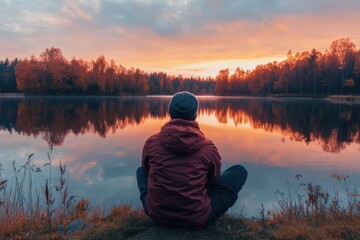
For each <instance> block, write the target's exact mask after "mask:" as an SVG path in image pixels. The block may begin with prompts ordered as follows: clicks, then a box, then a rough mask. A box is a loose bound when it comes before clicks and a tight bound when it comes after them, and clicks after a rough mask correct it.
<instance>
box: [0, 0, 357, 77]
mask: <svg viewBox="0 0 360 240" xmlns="http://www.w3.org/2000/svg"><path fill="white" fill-rule="evenodd" d="M359 16H360V1H358V0H342V1H339V0H302V1H298V0H272V1H269V0H252V1H251V0H247V1H245V0H222V1H220V0H177V1H176V0H88V1H85V0H56V1H45V0H27V1H24V0H0V59H1V60H3V59H5V58H6V57H8V58H10V59H13V58H15V57H18V58H25V57H30V56H31V55H32V54H33V55H35V56H38V55H39V54H40V53H41V52H43V51H44V50H45V48H48V47H52V46H53V47H57V48H60V49H61V50H62V51H63V54H64V56H65V57H66V58H67V59H68V60H70V59H71V58H72V57H73V56H75V57H76V58H83V59H85V60H91V59H93V60H95V59H96V58H97V57H98V56H100V55H104V56H105V57H106V59H107V60H108V61H110V60H111V59H114V60H115V62H116V63H117V64H121V65H123V66H125V67H126V68H130V67H138V68H140V69H142V70H144V71H146V72H152V71H165V72H168V73H171V74H183V75H185V76H190V75H193V76H214V75H216V74H217V72H218V71H219V70H220V69H221V68H226V67H229V68H230V70H231V71H233V69H234V68H235V67H237V66H239V67H241V68H243V69H252V68H253V67H254V66H256V65H257V64H261V63H267V62H270V61H274V60H281V59H283V58H284V56H285V55H286V53H287V52H288V50H292V51H293V52H296V51H305V50H311V49H312V48H316V49H317V50H320V51H324V50H326V49H327V48H329V46H330V44H331V42H332V41H333V40H336V39H339V38H343V37H349V38H350V39H351V40H352V41H353V42H354V43H355V45H356V46H357V49H358V48H359V46H360V24H359V23H358V22H359Z"/></svg>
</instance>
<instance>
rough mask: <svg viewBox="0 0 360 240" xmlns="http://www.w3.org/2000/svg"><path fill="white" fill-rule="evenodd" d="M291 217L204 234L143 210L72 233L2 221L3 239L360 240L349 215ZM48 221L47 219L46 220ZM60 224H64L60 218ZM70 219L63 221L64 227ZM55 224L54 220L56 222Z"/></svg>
mask: <svg viewBox="0 0 360 240" xmlns="http://www.w3.org/2000/svg"><path fill="white" fill-rule="evenodd" d="M288 211H289V212H288V214H284V215H281V214H275V215H274V216H273V217H267V218H261V217H260V218H257V219H247V218H243V217H235V216H229V215H225V216H223V217H221V218H220V219H219V220H218V221H217V223H216V224H215V225H213V226H208V227H206V228H204V229H203V230H198V231H192V230H187V229H167V228H163V227H160V226H157V225H155V224H154V223H153V222H152V221H151V220H150V219H149V218H148V217H147V216H146V215H145V214H144V213H143V211H141V210H137V209H133V208H131V207H129V206H121V207H114V208H113V209H112V210H111V212H110V214H109V215H108V216H106V217H105V216H100V215H98V214H95V215H92V216H86V217H85V216H82V217H83V218H84V219H85V220H86V222H87V223H88V225H87V227H86V228H85V229H84V230H78V231H75V232H73V233H71V234H69V233H60V232H57V231H56V229H55V228H54V229H52V231H48V229H47V222H46V221H43V223H41V222H42V221H41V216H39V219H26V218H24V217H20V216H18V217H16V218H14V219H12V221H10V222H8V221H1V227H0V228H1V229H0V238H1V239H154V240H155V239H156V240H157V239H184V240H193V239H194V240H195V239H196V240H197V239H216V240H220V239H360V216H359V215H358V214H350V213H347V212H333V213H330V212H321V213H318V214H313V215H311V216H308V217H306V218H301V217H296V216H291V214H290V213H291V212H292V210H291V209H289V210H288ZM44 219H45V218H44ZM58 220H60V219H58ZM70 221H71V218H68V219H62V221H61V222H62V223H63V224H64V225H65V229H66V224H67V223H69V222H70ZM54 222H55V221H54Z"/></svg>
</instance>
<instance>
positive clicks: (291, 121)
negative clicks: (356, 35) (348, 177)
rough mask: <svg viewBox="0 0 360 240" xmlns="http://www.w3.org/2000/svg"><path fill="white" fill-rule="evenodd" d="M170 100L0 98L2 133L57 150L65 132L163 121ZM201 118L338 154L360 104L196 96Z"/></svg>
mask: <svg viewBox="0 0 360 240" xmlns="http://www.w3.org/2000/svg"><path fill="white" fill-rule="evenodd" d="M168 101H169V98H166V97H131V98H24V99H23V98H18V99H16V98H10V99H6V98H3V99H0V113H1V115H0V129H2V130H6V131H8V132H10V133H11V132H17V133H20V134H24V135H27V136H35V137H37V136H42V138H43V139H44V140H45V141H46V142H48V144H53V145H55V146H60V145H62V143H63V142H64V139H65V138H66V136H67V135H68V134H69V133H74V134H75V135H78V134H86V133H95V134H98V135H99V136H100V137H104V138H105V137H106V135H107V134H108V133H109V132H115V131H116V130H117V129H123V128H125V127H126V126H128V125H139V124H142V123H144V122H145V121H146V120H147V119H149V118H151V119H154V118H155V119H164V118H167V117H168V116H167V106H168ZM199 116H200V117H201V116H215V119H216V120H217V122H218V123H220V124H230V123H231V124H234V125H235V126H238V125H244V124H250V126H251V127H252V128H253V129H262V130H265V131H269V132H273V131H276V132H281V134H282V135H283V137H282V140H283V141H285V139H289V140H294V141H303V142H305V143H307V144H308V143H310V142H314V141H318V142H320V143H321V146H322V149H323V150H324V151H326V152H340V151H341V150H343V149H345V148H346V146H347V145H348V144H350V143H353V142H354V143H359V142H360V134H359V132H360V104H347V103H332V102H329V101H324V100H284V99H264V98H216V97H200V113H199Z"/></svg>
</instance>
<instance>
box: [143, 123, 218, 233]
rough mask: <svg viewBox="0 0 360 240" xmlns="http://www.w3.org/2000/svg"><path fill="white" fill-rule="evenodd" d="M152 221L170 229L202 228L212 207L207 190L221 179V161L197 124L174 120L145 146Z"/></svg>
mask: <svg viewBox="0 0 360 240" xmlns="http://www.w3.org/2000/svg"><path fill="white" fill-rule="evenodd" d="M142 166H143V167H144V168H145V171H146V172H147V173H148V194H147V198H146V206H147V210H148V213H149V215H150V217H151V218H152V219H153V220H154V221H155V222H157V223H158V224H161V225H165V226H169V227H179V226H183V227H191V228H202V227H203V226H204V224H205V223H206V221H207V219H208V217H209V215H210V211H211V203H210V198H209V195H208V192H207V189H206V186H207V185H211V184H212V183H214V181H215V180H216V178H217V177H219V176H220V169H221V158H220V155H219V152H218V150H217V148H216V147H215V145H214V144H213V142H212V141H211V140H209V139H207V138H205V136H204V134H203V133H202V132H201V131H200V128H199V125H198V123H197V122H196V121H188V120H183V119H172V120H170V121H169V122H167V123H166V124H165V125H164V126H163V127H162V128H161V131H160V132H159V133H157V134H155V135H153V136H151V137H150V138H149V139H148V140H147V141H146V143H145V145H144V149H143V155H142Z"/></svg>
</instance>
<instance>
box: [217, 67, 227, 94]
mask: <svg viewBox="0 0 360 240" xmlns="http://www.w3.org/2000/svg"><path fill="white" fill-rule="evenodd" d="M229 74H230V71H229V69H228V68H226V69H222V70H220V71H219V74H218V75H217V76H216V78H215V80H216V85H215V91H216V94H217V95H226V94H227V91H228V87H229Z"/></svg>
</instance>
